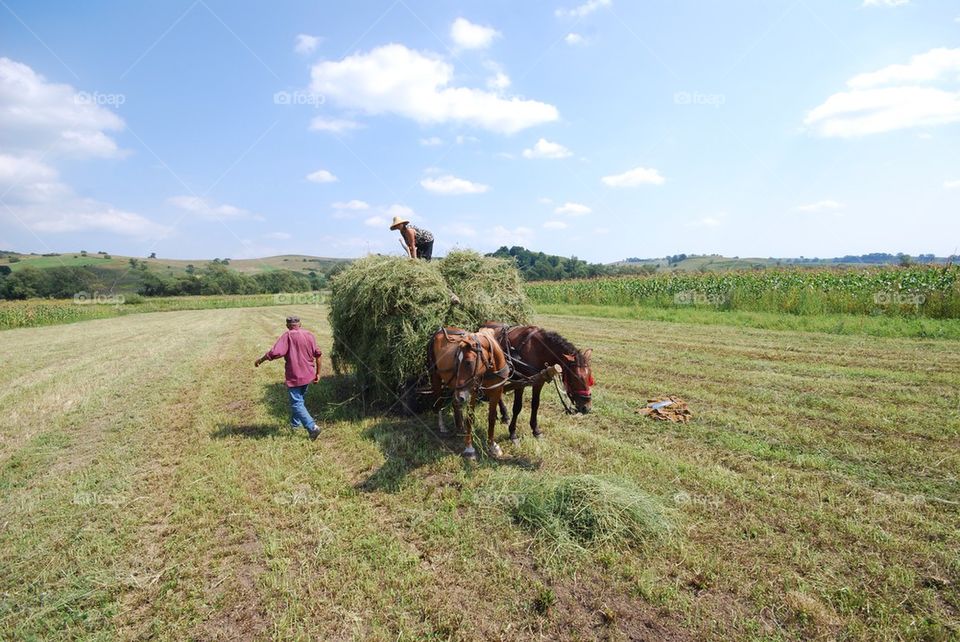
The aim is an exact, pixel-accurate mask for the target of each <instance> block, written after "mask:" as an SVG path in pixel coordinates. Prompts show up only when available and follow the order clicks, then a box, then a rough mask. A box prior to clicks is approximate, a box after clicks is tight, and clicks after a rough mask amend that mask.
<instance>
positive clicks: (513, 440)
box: [510, 435, 520, 446]
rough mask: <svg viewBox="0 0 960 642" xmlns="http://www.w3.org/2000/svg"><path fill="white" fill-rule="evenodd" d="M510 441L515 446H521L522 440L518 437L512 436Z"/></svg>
mask: <svg viewBox="0 0 960 642" xmlns="http://www.w3.org/2000/svg"><path fill="white" fill-rule="evenodd" d="M510 441H511V442H513V445H514V446H519V445H520V438H519V437H517V436H516V435H510Z"/></svg>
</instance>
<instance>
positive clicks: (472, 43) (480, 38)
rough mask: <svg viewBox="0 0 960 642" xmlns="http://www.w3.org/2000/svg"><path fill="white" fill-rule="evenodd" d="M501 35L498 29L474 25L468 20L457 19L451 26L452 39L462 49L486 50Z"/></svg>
mask: <svg viewBox="0 0 960 642" xmlns="http://www.w3.org/2000/svg"><path fill="white" fill-rule="evenodd" d="M499 35H500V32H499V31H497V30H496V29H494V28H492V27H484V26H483V25H478V24H474V23H472V22H470V21H469V20H467V19H466V18H457V19H456V20H454V21H453V24H452V25H450V39H451V40H453V42H454V44H455V45H456V46H457V47H459V48H460V49H486V48H487V47H489V46H490V44H491V43H492V42H493V39H494V38H496V37H498V36H499Z"/></svg>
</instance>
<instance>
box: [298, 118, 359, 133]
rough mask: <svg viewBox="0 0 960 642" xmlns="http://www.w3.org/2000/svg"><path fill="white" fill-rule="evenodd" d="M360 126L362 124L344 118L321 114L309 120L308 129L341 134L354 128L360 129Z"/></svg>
mask: <svg viewBox="0 0 960 642" xmlns="http://www.w3.org/2000/svg"><path fill="white" fill-rule="evenodd" d="M362 127H363V125H362V124H360V123H358V122H356V121H353V120H347V119H345V118H324V117H323V116H316V117H315V118H314V119H313V120H311V121H310V130H311V131H315V132H331V133H333V134H342V133H344V132H348V131H352V130H354V129H361V128H362Z"/></svg>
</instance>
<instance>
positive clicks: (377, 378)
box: [330, 252, 531, 406]
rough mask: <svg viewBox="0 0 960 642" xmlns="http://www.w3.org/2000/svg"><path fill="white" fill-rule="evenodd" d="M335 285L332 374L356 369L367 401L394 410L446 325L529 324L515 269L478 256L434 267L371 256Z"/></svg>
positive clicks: (459, 255) (455, 256) (454, 256)
mask: <svg viewBox="0 0 960 642" xmlns="http://www.w3.org/2000/svg"><path fill="white" fill-rule="evenodd" d="M330 288H331V296H330V326H331V328H332V329H333V350H332V354H331V361H332V363H333V367H334V370H335V371H336V372H338V373H343V372H345V371H347V370H348V369H352V370H353V372H354V373H355V374H356V377H357V380H358V382H359V384H360V385H361V389H362V391H363V393H364V398H365V399H366V400H368V401H371V402H375V403H380V404H387V405H388V406H393V405H394V404H395V402H396V401H397V400H398V399H399V398H401V397H403V396H404V395H405V394H406V391H407V390H408V389H409V388H410V386H411V382H413V381H416V380H418V379H421V378H422V377H423V375H425V374H426V354H427V353H426V348H427V342H428V341H429V339H430V337H431V336H432V335H433V333H434V332H436V331H437V329H439V328H440V327H441V326H458V327H461V328H464V329H467V330H471V331H473V330H476V329H477V327H479V326H480V325H481V324H482V323H484V322H486V321H502V322H504V323H513V324H519V323H527V322H528V319H529V316H530V312H531V311H530V305H529V303H528V301H527V295H526V293H525V291H524V288H523V280H522V278H521V276H520V272H519V271H518V270H517V269H516V267H515V265H514V264H513V263H512V262H508V261H505V260H503V259H495V258H488V257H484V256H481V255H479V254H477V253H476V252H451V253H450V254H449V255H447V257H446V258H444V259H441V260H438V261H432V262H427V261H413V260H410V259H408V258H400V257H391V256H369V257H367V258H364V259H360V260H359V261H356V262H354V263H352V264H351V265H350V267H348V268H346V269H345V270H343V271H342V272H341V273H340V274H338V275H337V276H335V277H334V278H333V280H332V282H331V284H330Z"/></svg>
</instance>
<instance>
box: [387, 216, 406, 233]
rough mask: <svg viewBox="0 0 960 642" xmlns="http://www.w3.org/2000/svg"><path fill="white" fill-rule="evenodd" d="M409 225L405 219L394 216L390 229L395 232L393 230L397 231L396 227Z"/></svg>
mask: <svg viewBox="0 0 960 642" xmlns="http://www.w3.org/2000/svg"><path fill="white" fill-rule="evenodd" d="M409 224H410V221H408V220H407V219H405V218H401V217H399V216H394V217H393V225H391V226H390V229H391V230H395V229H397V228H398V227H400V226H401V225H409Z"/></svg>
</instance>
